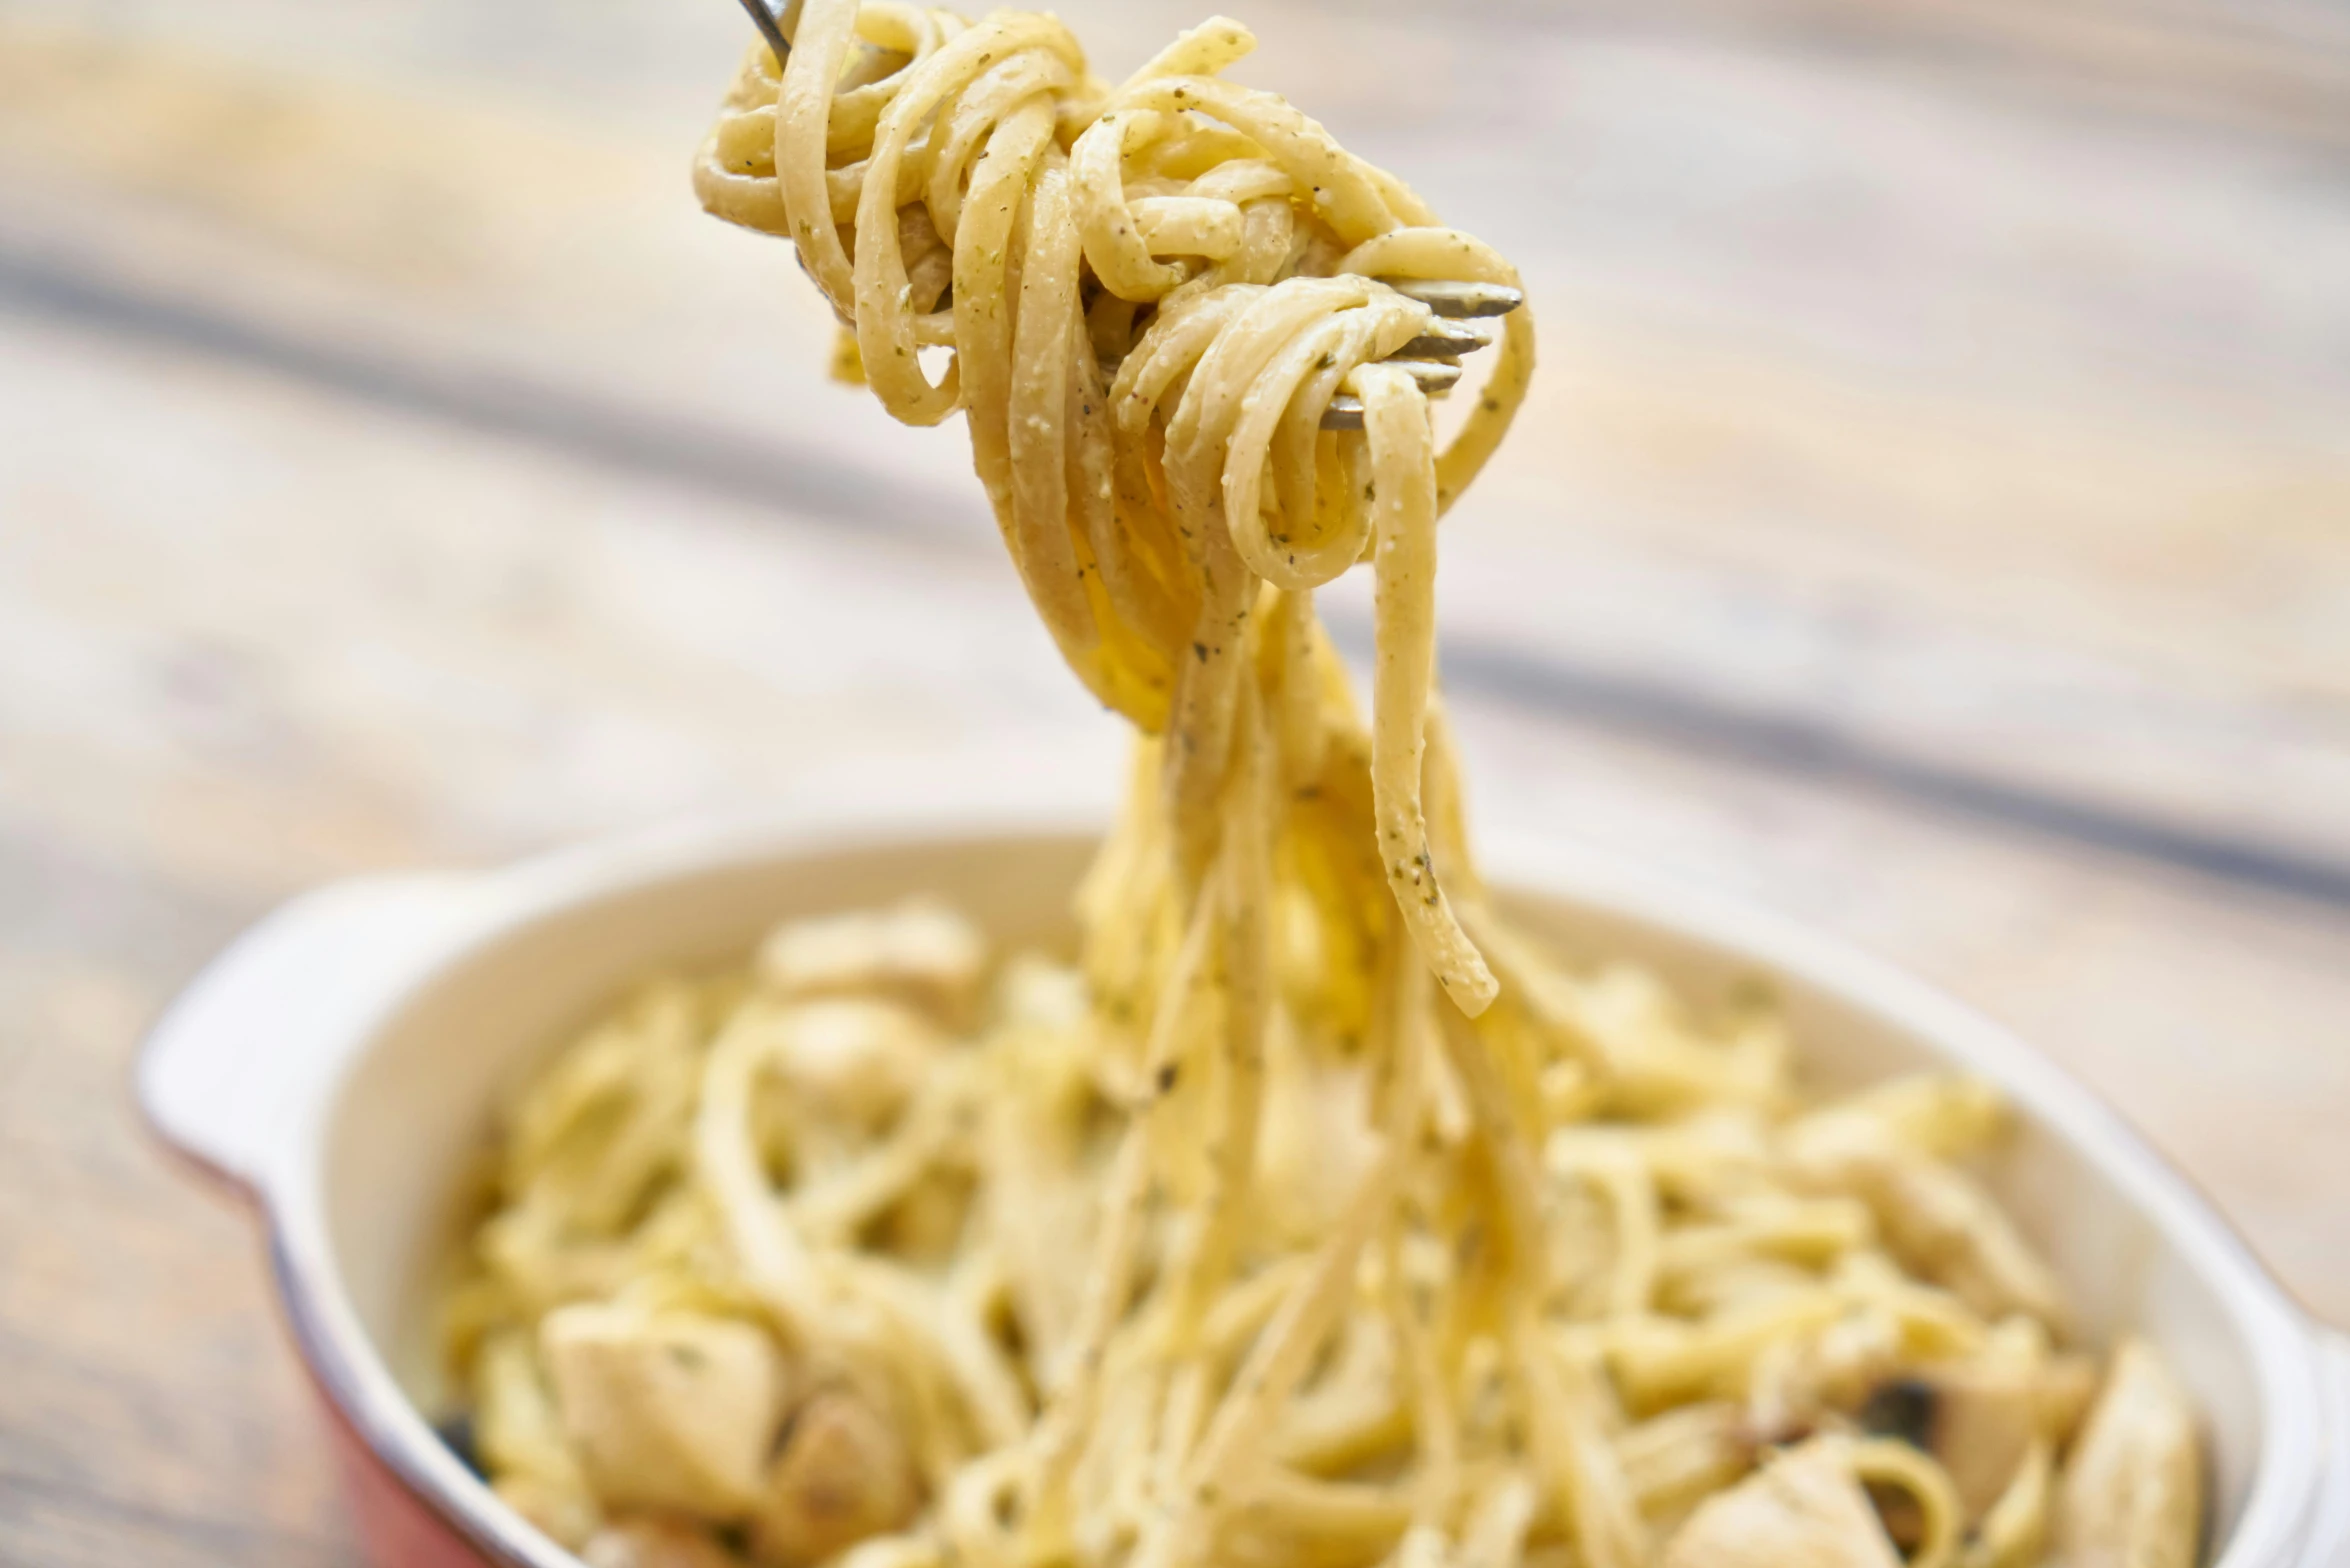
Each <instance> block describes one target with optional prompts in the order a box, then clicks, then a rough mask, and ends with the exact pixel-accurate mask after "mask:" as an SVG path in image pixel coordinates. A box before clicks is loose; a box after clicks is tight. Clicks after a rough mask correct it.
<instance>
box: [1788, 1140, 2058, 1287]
mask: <svg viewBox="0 0 2350 1568" xmlns="http://www.w3.org/2000/svg"><path fill="white" fill-rule="evenodd" d="M1789 1159H1790V1163H1791V1166H1792V1170H1793V1174H1794V1175H1795V1176H1796V1178H1797V1179H1798V1180H1799V1181H1801V1182H1803V1183H1804V1184H1805V1185H1807V1186H1811V1187H1814V1188H1819V1189H1825V1190H1829V1191H1834V1192H1845V1193H1850V1194H1851V1195H1852V1196H1854V1197H1856V1198H1858V1199H1860V1200H1861V1201H1862V1202H1863V1203H1865V1204H1867V1205H1868V1206H1869V1209H1870V1211H1871V1212H1873V1213H1874V1214H1875V1215H1876V1217H1877V1224H1878V1227H1879V1228H1880V1229H1881V1230H1882V1231H1883V1232H1884V1234H1885V1239H1886V1241H1887V1243H1888V1244H1889V1245H1890V1246H1891V1247H1892V1249H1893V1252H1894V1254H1895V1255H1896V1256H1898V1257H1899V1258H1900V1259H1901V1261H1902V1262H1903V1263H1904V1264H1905V1265H1906V1266H1908V1267H1909V1268H1911V1269H1913V1270H1915V1271H1916V1272H1918V1273H1920V1274H1923V1275H1924V1276H1926V1277H1927V1278H1928V1279H1931V1280H1933V1281H1934V1282H1935V1283H1937V1284H1940V1285H1943V1286H1945V1287H1947V1288H1948V1289H1949V1290H1950V1291H1952V1292H1953V1293H1954V1294H1956V1295H1957V1296H1958V1297H1959V1298H1960V1299H1961V1300H1963V1301H1965V1302H1966V1304H1967V1305H1968V1306H1970V1307H1972V1308H1974V1309H1975V1310H1976V1311H1977V1312H1980V1313H1982V1314H1983V1315H1984V1316H1985V1317H1990V1318H2003V1317H2007V1316H2009V1315H2010V1314H2012V1313H2017V1312H2022V1313H2026V1314H2028V1315H2030V1316H2032V1317H2034V1318H2037V1319H2039V1320H2040V1321H2041V1322H2042V1323H2045V1324H2047V1325H2048V1326H2049V1327H2051V1328H2061V1327H2062V1326H2063V1325H2064V1323H2065V1321H2066V1319H2067V1316H2068V1311H2067V1308H2066V1305H2065V1300H2064V1292H2063V1289H2062V1288H2061V1287H2060V1286H2059V1285H2058V1284H2057V1282H2056V1276H2055V1275H2054V1274H2052V1273H2050V1272H2049V1269H2048V1265H2047V1264H2045V1263H2043V1262H2041V1261H2040V1258H2039V1256H2038V1254H2036V1253H2034V1252H2033V1251H2032V1249H2031V1246H2030V1244H2029V1243H2027V1242H2026V1241H2025V1240H2024V1238H2023V1236H2022V1235H2021V1234H2020V1233H2019V1232H2018V1231H2017V1230H2016V1228H2015V1225H2014V1223H2013V1222H2012V1221H2010V1220H2009V1219H2008V1217H2007V1216H2006V1215H2005V1214H2004V1213H2002V1212H2001V1211H2000V1208H1999V1205H1998V1204H1997V1203H1995V1202H1993V1201H1992V1199H1991V1195H1990V1194H1989V1193H1987V1192H1985V1191H1984V1190H1983V1189H1982V1188H1981V1187H1980V1186H1978V1185H1976V1183H1975V1182H1974V1180H1973V1179H1972V1178H1970V1177H1968V1176H1967V1175H1966V1174H1965V1173H1964V1172H1962V1171H1958V1170H1955V1169H1953V1168H1951V1167H1950V1166H1947V1165H1943V1164H1941V1163H1939V1162H1937V1161H1935V1160H1932V1159H1928V1158H1927V1157H1926V1156H1924V1155H1922V1154H1919V1153H1916V1152H1915V1151H1913V1150H1911V1149H1907V1148H1904V1147H1902V1146H1901V1145H1900V1144H1898V1143H1896V1142H1894V1141H1893V1140H1892V1139H1891V1138H1890V1137H1889V1136H1887V1135H1886V1134H1884V1133H1883V1132H1881V1131H1880V1130H1878V1129H1876V1128H1873V1127H1871V1126H1869V1125H1868V1124H1866V1123H1865V1122H1861V1121H1858V1120H1855V1121H1852V1122H1849V1123H1843V1124H1839V1125H1837V1126H1835V1127H1833V1128H1832V1129H1831V1130H1830V1132H1829V1133H1828V1134H1825V1135H1815V1136H1811V1137H1807V1138H1805V1139H1803V1140H1801V1141H1799V1142H1797V1143H1795V1144H1794V1145H1792V1146H1791V1147H1790V1150H1789Z"/></svg>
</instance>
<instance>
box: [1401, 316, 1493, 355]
mask: <svg viewBox="0 0 2350 1568" xmlns="http://www.w3.org/2000/svg"><path fill="white" fill-rule="evenodd" d="M1496 335H1497V329H1496V328H1493V327H1489V326H1487V325H1485V324H1484V323H1483V322H1480V321H1447V320H1445V319H1444V318H1443V317H1442V316H1439V317H1437V318H1436V319H1435V320H1434V321H1431V322H1429V323H1428V330H1427V331H1426V332H1423V333H1421V334H1420V335H1419V336H1418V337H1416V338H1414V339H1412V340H1411V341H1410V342H1409V343H1406V344H1405V345H1404V346H1403V347H1401V348H1399V349H1397V350H1396V351H1395V353H1394V354H1393V355H1392V356H1390V357H1391V358H1398V359H1458V358H1460V356H1462V355H1463V354H1474V353H1476V352H1477V350H1479V349H1481V348H1491V347H1492V346H1493V340H1494V337H1495V336H1496Z"/></svg>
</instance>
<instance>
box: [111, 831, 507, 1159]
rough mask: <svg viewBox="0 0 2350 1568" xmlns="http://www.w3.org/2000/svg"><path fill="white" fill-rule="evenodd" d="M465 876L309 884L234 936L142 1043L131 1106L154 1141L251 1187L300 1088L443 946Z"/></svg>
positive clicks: (289, 1118) (336, 1058)
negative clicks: (142, 1115)
mask: <svg viewBox="0 0 2350 1568" xmlns="http://www.w3.org/2000/svg"><path fill="white" fill-rule="evenodd" d="M467 880H468V879H466V878H463V877H458V876H448V875H402V876H381V877H364V878H360V879H357V880H354V881H349V882H338V883H334V884H331V885H329V886H327V887H322V888H320V889H318V890H317V891H315V892H311V893H305V894H303V895H302V896H301V897H299V898H296V899H294V900H293V901H292V902H290V903H287V904H284V905H281V906H280V907H279V908H278V909H276V910H274V911H272V912H271V913H270V914H269V915H268V916H266V917H264V918H263V920H262V921H261V923H260V924H258V925H256V926H254V927H253V928H251V929H250V930H248V931H246V932H245V933H244V935H242V936H240V937H238V938H237V939H236V940H235V941H234V942H232V943H230V944H229V946H228V948H227V950H226V951H225V952H223V953H221V954H220V955H219V956H218V957H216V958H215V959H213V960H212V962H211V963H210V964H208V965H206V966H205V968H204V970H203V972H202V973H201V974H199V975H197V976H196V978H195V979H194V980H193V981H192V982H190V984H189V985H188V987H187V989H186V990H184V991H182V992H181V993H180V994H179V996H178V997H177V998H176V999H175V1000H174V1001H173V1002H172V1004H171V1006H170V1007H169V1008H168V1009H166V1010H165V1012H164V1014H163V1017H162V1018H161V1020H159V1021H158V1022H157V1023H156V1025H155V1027H154V1028H153V1029H152V1030H151V1031H149V1033H148V1035H147V1039H146V1042H145V1044H144V1045H142V1046H141V1047H140V1051H139V1062H138V1098H139V1106H140V1109H141V1110H143V1111H144V1112H145V1113H146V1117H147V1120H148V1122H149V1124H150V1125H151V1126H153V1127H154V1129H155V1130H156V1132H157V1133H159V1134H160V1135H161V1136H162V1138H163V1140H164V1141H165V1142H166V1143H168V1144H170V1145H171V1146H172V1147H173V1148H175V1149H177V1150H178V1151H179V1152H180V1153H182V1154H185V1155H187V1156H188V1157H189V1158H191V1159H193V1160H195V1161H196V1162H197V1163H198V1164H200V1165H203V1166H205V1167H206V1168H208V1169H210V1170H211V1171H213V1172H215V1173H216V1174H219V1175H221V1176H225V1177H227V1178H228V1179H229V1180H231V1181H233V1182H235V1183H237V1184H238V1185H240V1186H243V1187H245V1188H247V1189H249V1190H253V1191H256V1192H257V1191H258V1190H259V1189H260V1188H261V1186H262V1183H263V1176H264V1173H265V1172H266V1170H267V1168H268V1164H269V1160H270V1157H271V1155H272V1153H273V1152H274V1151H275V1150H276V1149H277V1148H279V1147H282V1146H283V1145H284V1143H285V1135H286V1133H287V1131H288V1129H289V1128H290V1126H292V1125H293V1123H294V1122H295V1120H296V1117H295V1116H294V1115H292V1114H290V1113H294V1112H295V1111H296V1110H297V1108H298V1106H299V1104H300V1099H299V1096H300V1094H301V1092H302V1091H303V1090H304V1089H305V1088H307V1087H309V1086H311V1085H314V1084H316V1083H317V1082H319V1081H320V1079H321V1077H322V1076H323V1075H325V1074H326V1073H328V1072H330V1071H331V1070H332V1069H333V1068H334V1067H335V1066H336V1065H337V1064H338V1063H339V1062H340V1061H341V1060H342V1058H343V1056H344V1054H345V1052H346V1050H347V1049H348V1047H349V1046H351V1045H352V1044H353V1043H355V1041H356V1039H357V1036H358V1033H359V1028H358V1026H359V1025H361V1024H362V1023H363V1022H364V1021H365V1020H366V1018H367V1017H368V1016H369V1015H370V1014H371V1013H373V1012H374V1011H375V1010H376V1009H377V1008H379V1007H380V1006H381V1005H382V1004H383V1003H384V1002H385V1001H387V1000H388V999H389V998H390V997H391V995H392V994H393V992H394V990H395V989H396V988H397V986H398V985H399V983H400V982H401V981H402V980H404V979H405V978H407V977H408V976H411V975H413V974H414V973H416V972H417V970H418V968H419V967H420V966H421V964H422V962H423V961H424V959H425V958H426V957H427V956H428V955H429V954H431V953H433V952H435V951H437V950H439V949H440V948H441V946H442V945H443V943H444V941H445V939H446V937H447V936H448V934H449V932H450V931H451V930H452V928H453V926H454V924H455V920H454V916H455V913H456V911H457V908H458V906H459V903H460V897H459V895H460V892H461V890H462V889H463V887H464V886H465V884H466V882H467Z"/></svg>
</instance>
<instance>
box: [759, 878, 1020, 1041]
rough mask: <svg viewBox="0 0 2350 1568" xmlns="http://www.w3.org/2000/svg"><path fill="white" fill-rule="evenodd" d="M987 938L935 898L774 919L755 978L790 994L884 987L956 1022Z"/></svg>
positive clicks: (966, 1017) (973, 987) (963, 1018)
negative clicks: (781, 921) (815, 916)
mask: <svg viewBox="0 0 2350 1568" xmlns="http://www.w3.org/2000/svg"><path fill="white" fill-rule="evenodd" d="M986 968H987V941H986V939H985V938H984V937H982V936H981V935H980V934H979V930H978V928H977V927H976V926H974V925H972V924H971V922H970V921H968V920H966V919H964V918H963V917H962V916H961V915H959V914H957V913H956V912H955V911H954V910H952V909H949V908H948V907H947V906H946V905H944V904H941V903H938V902H937V901H935V900H933V899H924V898H914V899H908V900H907V901H906V902H905V903H902V904H899V905H897V906H895V907H894V908H890V909H874V910H860V911H857V912H855V913H851V914H843V915H827V916H824V917H822V918H820V919H815V920H795V921H792V922H791V923H790V924H788V925H783V926H778V927H777V928H776V929H775V930H774V931H773V932H772V933H770V934H769V935H768V938H767V940H766V942H765V943H764V944H762V945H761V947H760V948H759V978H760V979H761V980H762V981H764V982H765V983H766V985H767V986H768V987H769V988H770V989H771V990H773V991H775V992H776V993H778V994H779V995H782V996H785V997H790V998H794V999H797V998H804V997H818V996H838V995H841V994H842V993H844V992H884V993H887V994H889V995H892V996H896V997H899V998H901V999H903V1000H905V1001H907V1002H910V1003H912V1004H914V1005H915V1006H917V1007H921V1008H924V1009H926V1010H928V1011H929V1012H930V1013H931V1014H932V1015H933V1016H935V1017H937V1018H939V1019H941V1020H942V1021H944V1022H946V1023H948V1024H950V1025H953V1026H956V1027H960V1026H962V1025H964V1024H966V1023H968V1022H969V1021H970V1014H971V1006H972V1003H973V1001H974V1000H975V998H976V996H977V994H978V989H979V978H980V976H981V974H982V973H984V972H985V971H986Z"/></svg>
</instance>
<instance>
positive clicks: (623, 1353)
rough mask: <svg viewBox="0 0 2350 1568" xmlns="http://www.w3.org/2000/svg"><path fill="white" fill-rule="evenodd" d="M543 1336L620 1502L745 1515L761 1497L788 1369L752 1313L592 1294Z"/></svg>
mask: <svg viewBox="0 0 2350 1568" xmlns="http://www.w3.org/2000/svg"><path fill="white" fill-rule="evenodd" d="M539 1342H540V1345H541V1348H542V1350H543V1353H544V1355H545V1357H546V1362H547V1370H548V1373H549V1375H550V1377H551V1379H552V1381H553V1382H554V1385H555V1398H556V1403H557V1404H558V1405H559V1406H560V1407H561V1409H562V1413H563V1426H564V1430H565V1431H566V1433H567V1434H568V1435H569V1437H570V1440H571V1446H572V1447H573V1448H574V1449H575V1450H576V1451H577V1452H578V1454H579V1457H580V1462H581V1464H582V1465H583V1467H584V1468H585V1469H586V1471H587V1477H588V1484H589V1485H590V1486H591V1487H593V1488H594V1490H595V1493H596V1495H597V1496H598V1497H599V1498H600V1499H602V1500H603V1502H604V1503H605V1504H606V1505H607V1506H610V1507H618V1508H653V1509H662V1508H668V1509H676V1510H679V1511H681V1512H685V1513H690V1514H696V1515H699V1516H701V1517H704V1518H709V1519H738V1518H742V1517H744V1516H746V1515H747V1514H749V1513H750V1512H751V1510H752V1508H753V1506H754V1505H755V1504H756V1503H757V1501H758V1496H759V1482H760V1475H759V1471H760V1467H761V1465H762V1464H763V1463H764V1462H765V1461H766V1458H767V1455H768V1452H769V1450H770V1448H771V1446H772V1445H773V1442H774V1438H775V1430H776V1427H777V1425H778V1423H779V1421H780V1420H781V1417H782V1411H783V1398H784V1386H783V1385H784V1368H783V1361H782V1357H781V1356H780V1354H779V1353H778V1352H777V1350H776V1348H775V1346H774V1343H773V1342H772V1341H771V1340H769V1339H768V1337H767V1335H766V1334H765V1333H763V1332H761V1331H760V1330H759V1329H757V1328H754V1327H752V1326H751V1325H750V1324H748V1323H740V1322H735V1321H733V1320H731V1319H726V1318H713V1317H701V1316H696V1315H692V1314H687V1313H662V1314H653V1313H647V1312H643V1311H639V1310H636V1309H632V1308H627V1307H614V1306H605V1305H600V1304H594V1303H584V1304H581V1305H578V1306H570V1307H564V1308H562V1309H561V1310H559V1311H556V1312H551V1313H549V1314H548V1315H547V1318H546V1321H545V1322H544V1323H543V1324H542V1325H541V1326H540V1330H539Z"/></svg>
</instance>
